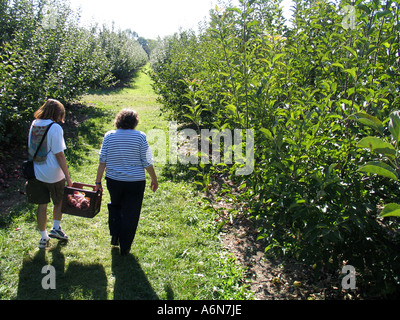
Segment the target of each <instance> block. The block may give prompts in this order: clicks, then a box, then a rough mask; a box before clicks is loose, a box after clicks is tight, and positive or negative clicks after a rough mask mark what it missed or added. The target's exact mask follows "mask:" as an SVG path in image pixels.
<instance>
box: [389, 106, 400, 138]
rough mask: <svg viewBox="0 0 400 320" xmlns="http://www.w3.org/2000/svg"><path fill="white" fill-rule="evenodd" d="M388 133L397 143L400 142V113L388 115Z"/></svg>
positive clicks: (395, 112)
mask: <svg viewBox="0 0 400 320" xmlns="http://www.w3.org/2000/svg"><path fill="white" fill-rule="evenodd" d="M389 131H390V133H391V134H392V136H393V139H395V140H396V141H397V142H399V141H400V111H393V112H392V113H391V114H390V122H389Z"/></svg>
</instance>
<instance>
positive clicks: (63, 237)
mask: <svg viewBox="0 0 400 320" xmlns="http://www.w3.org/2000/svg"><path fill="white" fill-rule="evenodd" d="M49 237H50V238H56V239H59V240H68V236H67V235H66V234H65V233H64V232H63V231H62V230H61V228H60V229H58V230H56V229H51V231H50V233H49Z"/></svg>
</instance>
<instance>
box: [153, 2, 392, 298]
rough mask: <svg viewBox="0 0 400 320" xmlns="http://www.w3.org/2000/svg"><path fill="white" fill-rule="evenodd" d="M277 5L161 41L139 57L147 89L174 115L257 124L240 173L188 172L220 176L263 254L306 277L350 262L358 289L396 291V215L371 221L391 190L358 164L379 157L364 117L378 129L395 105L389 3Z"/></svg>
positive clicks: (235, 13)
mask: <svg viewBox="0 0 400 320" xmlns="http://www.w3.org/2000/svg"><path fill="white" fill-rule="evenodd" d="M280 2H281V1H278V0H275V1H263V0H240V6H239V7H231V6H229V5H226V6H225V8H223V9H222V8H218V7H217V8H216V9H215V10H214V11H213V12H212V13H211V17H210V20H211V22H210V23H209V25H208V26H207V27H206V28H204V29H203V30H201V31H200V33H199V35H195V34H194V33H193V32H190V31H187V32H183V33H181V34H176V35H175V36H174V37H169V38H166V39H164V40H163V41H162V42H160V44H159V47H158V49H156V50H154V51H153V55H152V58H151V64H152V67H153V73H152V78H153V80H154V81H155V84H154V88H155V90H156V91H157V92H158V94H159V95H160V101H161V102H162V103H163V105H164V109H165V111H166V112H168V114H169V115H170V117H171V118H172V119H176V120H178V121H180V122H187V121H188V120H190V121H191V122H194V123H196V124H197V125H198V126H199V127H204V128H209V129H212V128H216V129H218V130H220V131H222V130H223V129H231V130H233V129H235V128H252V129H254V130H255V136H256V137H255V158H256V159H255V169H254V172H253V173H252V174H251V175H249V176H234V172H235V170H236V165H232V166H225V165H214V166H212V167H211V168H208V169H209V171H208V174H206V173H207V172H206V171H205V170H203V171H202V172H199V175H198V176H199V179H200V180H201V181H202V182H203V186H204V187H206V186H208V184H209V183H210V182H211V181H212V177H213V176H214V177H215V175H217V176H218V175H228V174H229V175H232V179H233V181H234V182H235V183H236V186H237V187H238V188H239V190H241V192H240V194H239V195H237V194H234V193H233V192H231V191H230V189H231V187H230V186H229V185H227V186H226V187H225V188H223V192H224V193H225V195H228V196H229V197H230V198H232V199H233V202H235V203H238V204H241V206H242V208H241V209H240V210H241V211H242V212H243V213H244V214H246V215H247V216H248V217H249V218H250V219H253V220H254V221H255V222H256V223H257V226H258V228H259V229H258V230H259V241H264V242H265V243H266V246H267V247H266V251H267V253H268V254H283V255H289V256H293V257H296V258H297V259H300V260H302V261H304V262H306V263H309V264H310V265H312V266H313V267H314V269H315V271H316V273H318V272H319V271H321V270H332V271H334V272H337V270H341V267H342V266H343V264H350V265H353V266H354V267H355V268H356V271H357V272H358V274H359V276H358V278H357V281H358V282H357V284H358V286H359V289H362V292H363V293H365V294H368V295H369V296H370V297H373V296H382V295H383V296H391V295H396V294H397V295H399V293H400V290H399V287H400V278H399V275H400V255H399V253H400V250H399V244H400V237H399V221H398V220H396V218H382V217H380V216H379V213H380V208H381V207H382V206H383V205H384V204H385V203H389V202H391V201H394V202H396V199H397V198H398V197H399V191H400V190H399V185H398V183H397V181H395V180H391V179H387V178H382V177H380V176H376V175H366V174H363V173H361V172H360V171H358V169H359V168H360V167H362V165H364V164H366V163H367V162H369V161H374V160H376V159H379V160H380V154H379V150H374V151H375V152H368V150H366V149H365V148H364V147H363V146H362V145H359V144H358V142H359V141H360V140H361V139H362V138H363V137H365V136H369V135H371V134H372V131H373V130H374V129H373V126H372V127H371V126H364V124H365V123H368V121H369V120H368V119H370V118H368V116H367V113H368V114H370V115H371V117H372V116H373V117H374V119H380V120H381V121H382V122H383V124H386V122H387V119H388V117H389V114H390V113H391V112H392V111H394V110H397V109H399V108H400V92H399V88H400V73H399V67H400V44H399V37H400V36H399V35H400V24H399V14H400V9H399V5H398V3H397V2H394V1H390V0H387V1H377V0H373V1H363V0H357V1H353V2H350V1H345V0H343V1H340V3H338V4H334V3H332V2H331V1H326V0H321V1H305V0H295V1H294V18H293V20H292V25H291V26H290V27H287V26H286V25H285V24H284V18H283V16H282V10H281V8H280ZM346 5H348V6H351V7H345V6H346ZM343 9H347V10H343ZM352 9H354V10H352ZM352 12H354V15H352ZM352 18H354V22H355V24H354V28H353V25H352V24H351V23H349V21H350V22H351V20H350V19H352ZM356 119H357V120H359V121H361V122H359V121H355V120H356ZM360 119H361V120H360ZM371 122H372V121H369V124H371ZM383 134H384V135H385V136H386V137H387V140H390V133H389V132H388V131H387V130H385V131H384V132H383ZM392 143H393V144H394V142H392ZM371 149H372V148H371ZM397 156H398V155H397V154H396V157H397ZM396 159H397V160H396V161H398V158H396ZM199 170H200V171H201V170H202V169H199Z"/></svg>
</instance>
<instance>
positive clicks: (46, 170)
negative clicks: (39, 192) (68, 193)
mask: <svg viewBox="0 0 400 320" xmlns="http://www.w3.org/2000/svg"><path fill="white" fill-rule="evenodd" d="M52 122H53V121H52V120H42V119H37V120H34V121H33V122H32V125H31V129H30V131H29V139H28V141H29V142H28V146H29V147H30V145H31V141H32V131H33V132H35V129H37V128H38V127H42V128H43V129H44V127H47V126H48V125H50V124H51V123H52ZM42 131H43V130H42ZM41 136H43V133H42V134H41V135H38V137H37V139H36V141H39V140H40V139H39V138H41ZM46 141H47V146H46V145H45V144H46ZM39 142H40V141H39ZM65 149H66V146H65V141H64V131H63V129H62V128H61V126H60V125H59V124H57V123H54V124H53V125H52V126H51V128H50V129H49V131H48V132H47V136H46V138H45V140H44V142H43V145H42V147H41V148H40V153H41V156H42V157H41V158H42V160H44V158H45V161H42V162H36V161H34V162H33V164H34V165H33V167H34V169H35V176H36V179H37V180H39V181H42V182H47V183H56V182H59V181H61V180H62V179H65V175H64V173H63V171H62V170H61V167H60V165H59V164H58V161H57V158H56V156H55V155H56V154H57V153H60V152H63V151H64V150H65ZM46 154H47V156H46ZM31 156H33V154H31ZM38 156H39V155H38Z"/></svg>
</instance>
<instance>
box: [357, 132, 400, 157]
mask: <svg viewBox="0 0 400 320" xmlns="http://www.w3.org/2000/svg"><path fill="white" fill-rule="evenodd" d="M357 147H359V148H367V149H370V150H371V151H373V152H376V153H380V154H384V155H387V156H389V157H392V158H394V157H395V156H396V149H395V148H394V147H393V146H392V145H391V144H390V143H388V142H385V141H383V140H381V139H379V138H377V137H365V138H363V139H361V140H360V142H359V143H358V144H357Z"/></svg>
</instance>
